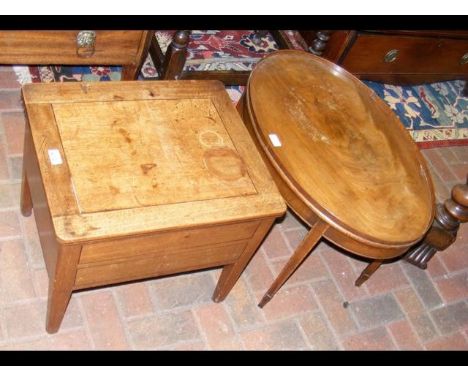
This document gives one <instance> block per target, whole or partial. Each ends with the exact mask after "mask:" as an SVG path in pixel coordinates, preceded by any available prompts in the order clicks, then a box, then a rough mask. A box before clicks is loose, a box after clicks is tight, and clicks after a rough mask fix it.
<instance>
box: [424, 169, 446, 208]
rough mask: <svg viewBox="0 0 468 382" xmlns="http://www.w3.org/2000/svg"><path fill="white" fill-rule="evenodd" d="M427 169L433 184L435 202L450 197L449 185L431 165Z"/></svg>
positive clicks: (440, 201)
mask: <svg viewBox="0 0 468 382" xmlns="http://www.w3.org/2000/svg"><path fill="white" fill-rule="evenodd" d="M429 170H430V173H431V178H432V183H433V185H434V193H435V199H436V202H438V203H442V202H443V201H444V200H445V199H447V198H448V197H450V187H449V186H448V185H447V184H446V183H445V182H444V181H443V180H442V179H441V178H440V176H439V174H438V173H437V172H436V171H435V170H434V169H433V168H432V167H429Z"/></svg>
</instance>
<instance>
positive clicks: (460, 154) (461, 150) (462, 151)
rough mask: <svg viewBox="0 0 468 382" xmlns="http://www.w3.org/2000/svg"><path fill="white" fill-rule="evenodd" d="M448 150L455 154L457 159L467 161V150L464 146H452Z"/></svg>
mask: <svg viewBox="0 0 468 382" xmlns="http://www.w3.org/2000/svg"><path fill="white" fill-rule="evenodd" d="M450 150H451V151H452V152H453V153H454V154H455V156H456V157H457V158H458V160H459V161H461V162H463V163H468V150H467V149H466V146H453V147H451V148H450Z"/></svg>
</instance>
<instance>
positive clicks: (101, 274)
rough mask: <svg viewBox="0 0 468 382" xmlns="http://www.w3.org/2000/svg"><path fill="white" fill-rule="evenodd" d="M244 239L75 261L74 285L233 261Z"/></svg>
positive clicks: (181, 270) (140, 276)
mask: <svg viewBox="0 0 468 382" xmlns="http://www.w3.org/2000/svg"><path fill="white" fill-rule="evenodd" d="M246 245H247V241H238V242H233V243H229V244H218V245H214V246H209V247H207V246H203V247H197V248H193V249H180V250H168V249H155V250H153V251H151V252H149V253H147V254H146V255H145V256H139V257H134V258H131V259H129V258H126V259H123V260H122V261H114V262H102V263H93V264H83V265H78V271H77V274H76V279H75V289H83V288H88V287H92V286H98V285H105V284H111V283H118V282H124V281H130V280H137V279H143V278H148V277H156V276H162V275H169V274H174V273H179V272H185V271H191V270H197V269H203V268H209V267H215V266H220V265H224V264H228V263H232V262H234V261H235V260H236V259H237V258H238V257H239V256H240V255H241V253H242V252H243V250H244V248H245V247H246Z"/></svg>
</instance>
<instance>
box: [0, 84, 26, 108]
mask: <svg viewBox="0 0 468 382" xmlns="http://www.w3.org/2000/svg"><path fill="white" fill-rule="evenodd" d="M22 107H23V102H22V100H21V92H20V91H19V90H18V89H12V90H0V111H1V110H19V109H22Z"/></svg>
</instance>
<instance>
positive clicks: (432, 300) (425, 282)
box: [402, 263, 443, 309]
mask: <svg viewBox="0 0 468 382" xmlns="http://www.w3.org/2000/svg"><path fill="white" fill-rule="evenodd" d="M402 267H403V269H404V271H405V274H406V276H407V277H408V278H409V280H410V281H411V283H412V284H413V287H414V289H415V290H416V293H417V294H418V295H419V297H420V298H421V300H422V302H423V304H424V306H425V307H426V308H427V309H434V308H437V307H439V306H441V305H442V304H443V301H442V298H441V297H440V295H439V293H438V292H437V290H436V289H435V287H434V284H433V283H432V281H431V279H430V278H429V276H428V275H427V273H426V272H425V271H424V270H422V269H419V268H417V267H415V266H414V265H411V264H407V263H402Z"/></svg>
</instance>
